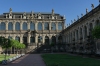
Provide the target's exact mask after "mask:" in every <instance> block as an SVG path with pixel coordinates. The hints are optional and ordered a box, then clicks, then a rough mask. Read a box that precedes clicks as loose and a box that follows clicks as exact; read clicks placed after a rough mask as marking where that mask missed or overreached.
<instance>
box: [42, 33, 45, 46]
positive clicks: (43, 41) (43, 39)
mask: <svg viewBox="0 0 100 66" xmlns="http://www.w3.org/2000/svg"><path fill="white" fill-rule="evenodd" d="M42 43H43V44H44V43H45V36H44V35H43V36H42Z"/></svg>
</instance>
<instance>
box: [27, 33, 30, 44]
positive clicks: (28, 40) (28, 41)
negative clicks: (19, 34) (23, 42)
mask: <svg viewBox="0 0 100 66" xmlns="http://www.w3.org/2000/svg"><path fill="white" fill-rule="evenodd" d="M27 43H28V44H30V32H28V37H27Z"/></svg>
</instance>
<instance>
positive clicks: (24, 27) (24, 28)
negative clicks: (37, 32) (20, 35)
mask: <svg viewBox="0 0 100 66" xmlns="http://www.w3.org/2000/svg"><path fill="white" fill-rule="evenodd" d="M23 30H27V23H26V22H24V23H23Z"/></svg>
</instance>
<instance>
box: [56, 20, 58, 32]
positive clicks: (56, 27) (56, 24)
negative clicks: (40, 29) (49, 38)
mask: <svg viewBox="0 0 100 66" xmlns="http://www.w3.org/2000/svg"><path fill="white" fill-rule="evenodd" d="M56 31H58V22H56Z"/></svg>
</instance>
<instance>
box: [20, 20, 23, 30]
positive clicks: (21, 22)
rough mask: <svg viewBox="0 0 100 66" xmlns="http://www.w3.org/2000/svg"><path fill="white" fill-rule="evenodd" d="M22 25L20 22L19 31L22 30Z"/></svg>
mask: <svg viewBox="0 0 100 66" xmlns="http://www.w3.org/2000/svg"><path fill="white" fill-rule="evenodd" d="M22 24H23V23H22V21H21V23H20V30H22Z"/></svg>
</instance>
